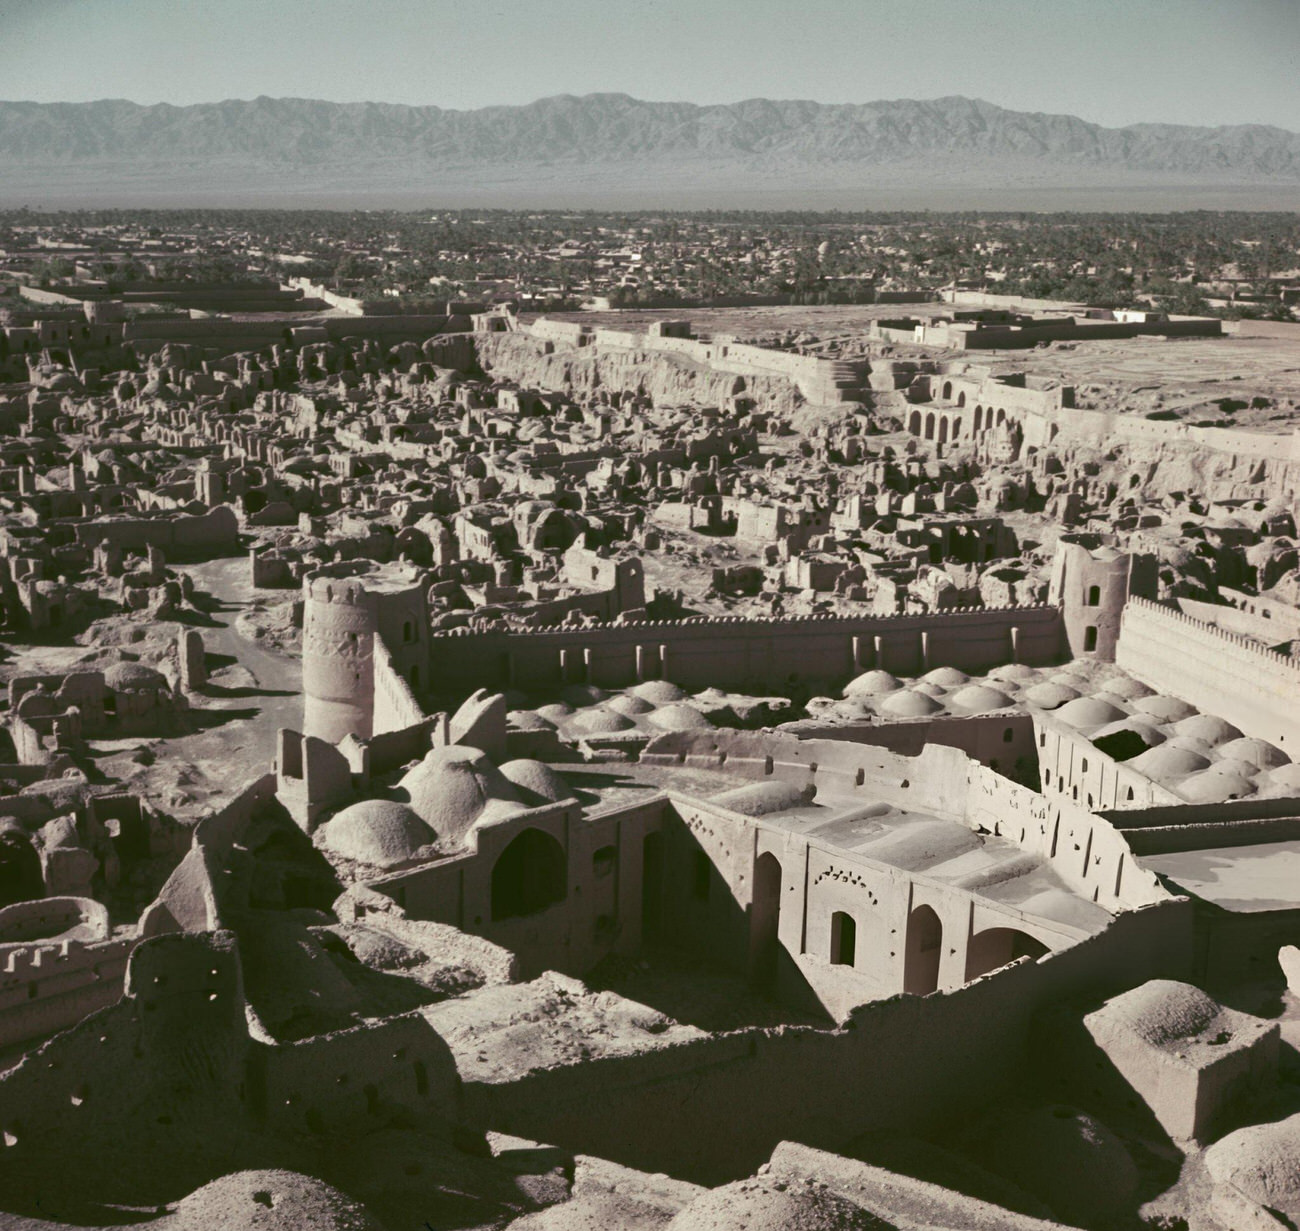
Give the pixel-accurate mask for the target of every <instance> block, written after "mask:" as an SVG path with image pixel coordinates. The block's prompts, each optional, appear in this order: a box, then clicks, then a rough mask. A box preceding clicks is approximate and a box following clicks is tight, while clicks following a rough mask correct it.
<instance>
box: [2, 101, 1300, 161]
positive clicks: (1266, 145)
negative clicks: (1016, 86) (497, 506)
mask: <svg viewBox="0 0 1300 1231" xmlns="http://www.w3.org/2000/svg"><path fill="white" fill-rule="evenodd" d="M958 153H959V154H965V155H970V154H983V155H987V156H991V157H997V156H1005V155H1012V156H1015V157H1018V158H1023V157H1026V156H1028V157H1032V158H1043V159H1049V160H1052V161H1059V162H1066V163H1092V164H1105V163H1120V164H1123V165H1125V166H1128V167H1144V168H1150V169H1153V170H1165V171H1179V172H1186V173H1199V172H1206V171H1211V172H1215V173H1220V172H1227V171H1232V172H1237V173H1240V174H1250V175H1267V176H1277V177H1286V178H1291V177H1294V178H1296V179H1298V180H1300V134H1297V133H1292V132H1287V131H1286V130H1285V129H1281V128H1271V127H1267V126H1264V125H1238V126H1232V127H1223V128H1193V127H1187V126H1181V125H1173V124H1136V125H1132V126H1130V127H1127V128H1103V127H1101V126H1100V125H1097V124H1089V123H1088V122H1086V121H1085V120H1081V119H1079V118H1078V117H1076V116H1071V115H1044V114H1036V113H1028V112H1019V111H1007V110H1005V109H1003V108H1001V107H996V106H994V105H992V104H991V103H985V102H981V101H979V100H977V99H969V98H960V97H952V98H939V99H934V100H932V101H928V102H923V101H914V100H906V99H904V100H899V101H892V102H874V103H861V104H827V103H814V102H798V101H795V102H784V101H775V100H772V99H766V98H755V99H749V100H747V101H745V102H740V103H730V104H725V105H721V104H720V105H716V106H697V105H696V104H694V103H654V102H642V101H640V100H638V99H634V98H630V97H628V96H627V95H625V94H589V95H585V96H583V97H575V96H572V95H558V96H556V97H553V98H543V99H540V100H539V101H537V102H535V103H529V104H527V105H526V106H519V107H484V108H481V109H480V110H476V111H447V110H443V109H442V108H439V107H411V106H404V105H400V104H395V103H330V102H321V101H316V100H312V99H297V98H256V99H253V100H252V101H249V102H243V101H234V100H232V101H227V102H220V103H198V104H195V105H192V106H187V107H174V106H170V105H168V104H165V103H164V104H158V105H155V106H142V105H140V104H137V103H130V102H125V101H118V100H105V101H101V102H93V103H21V102H0V159H3V160H4V161H13V162H24V163H41V162H74V161H80V160H85V159H93V160H101V159H107V160H118V159H124V160H129V161H150V162H153V161H166V160H169V159H191V158H213V157H216V158H235V159H250V160H254V161H258V162H268V163H277V164H290V165H297V164H302V165H312V164H320V163H329V162H336V161H342V160H349V159H355V158H364V159H372V158H388V157H409V158H417V159H421V160H426V161H443V160H448V161H453V162H455V163H458V164H465V163H509V162H538V161H552V160H553V161H565V162H622V161H627V160H636V159H652V160H658V159H681V158H708V159H716V158H723V159H726V160H729V161H730V160H740V161H746V160H750V159H760V160H767V159H771V158H778V159H781V160H789V161H792V162H796V163H804V162H812V163H824V162H828V161H831V162H879V161H895V160H898V159H901V158H909V157H915V156H918V155H925V154H935V155H941V154H958Z"/></svg>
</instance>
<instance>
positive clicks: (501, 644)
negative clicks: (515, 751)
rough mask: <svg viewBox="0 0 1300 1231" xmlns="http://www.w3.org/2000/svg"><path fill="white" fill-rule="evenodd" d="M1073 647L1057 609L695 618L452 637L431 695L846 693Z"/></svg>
mask: <svg viewBox="0 0 1300 1231" xmlns="http://www.w3.org/2000/svg"><path fill="white" fill-rule="evenodd" d="M1064 650H1065V642H1064V638H1063V634H1062V623H1061V613H1060V610H1059V609H1058V608H1056V607H1047V606H1043V607H1006V608H992V609H979V610H974V611H962V612H953V613H947V614H939V613H927V614H923V615H903V616H880V617H840V616H829V615H828V616H825V617H817V616H812V617H808V618H806V619H792V620H785V619H770V620H764V619H757V620H756V619H745V618H741V617H738V616H737V617H725V616H724V617H713V618H705V617H690V618H687V619H685V620H674V621H662V622H658V621H647V622H644V623H631V622H629V623H626V624H619V625H611V626H606V627H600V628H586V629H578V630H566V629H554V630H551V629H547V630H532V631H528V632H508V631H488V632H477V631H471V630H467V629H449V630H447V631H445V632H438V633H435V634H433V635H432V636H431V638H430V640H429V680H430V687H431V689H432V690H433V691H435V692H436V693H439V694H443V693H446V694H460V695H465V694H468V693H469V692H472V691H473V690H474V689H475V688H478V687H486V688H489V689H495V690H504V689H506V688H520V689H523V690H525V691H527V690H529V689H535V690H539V691H540V690H544V689H546V688H550V687H554V686H556V685H562V684H566V683H590V684H596V685H599V686H601V687H610V688H623V687H628V686H630V685H632V684H636V683H638V682H640V681H643V680H650V679H667V680H671V681H672V682H673V683H674V684H677V685H679V686H680V687H682V688H686V689H695V690H698V689H702V688H707V687H716V688H735V689H745V688H747V687H757V688H758V689H759V690H760V691H762V690H765V689H770V688H773V687H778V686H791V687H794V686H800V685H809V686H812V685H814V684H817V683H825V684H827V685H828V686H830V685H833V684H838V685H840V686H842V685H843V684H844V683H845V682H846V681H847V680H849V679H851V678H852V677H853V676H855V675H858V674H860V673H861V672H863V671H866V670H869V669H872V668H881V669H883V670H886V671H892V672H894V673H896V674H900V675H918V674H921V673H923V672H925V671H928V670H930V669H931V668H932V667H939V666H952V667H958V668H960V669H961V670H963V671H970V672H982V671H986V670H987V669H989V668H990V667H994V666H997V665H999V664H1001V663H1006V662H1012V661H1017V662H1024V663H1028V664H1031V665H1041V664H1048V663H1053V662H1056V661H1058V660H1059V658H1060V657H1061V655H1062V654H1063V652H1064Z"/></svg>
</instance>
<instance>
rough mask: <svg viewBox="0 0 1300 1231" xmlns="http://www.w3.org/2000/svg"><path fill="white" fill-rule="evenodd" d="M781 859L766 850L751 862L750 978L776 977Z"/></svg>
mask: <svg viewBox="0 0 1300 1231" xmlns="http://www.w3.org/2000/svg"><path fill="white" fill-rule="evenodd" d="M782 879H783V877H782V873H781V861H780V860H779V859H777V857H776V856H775V855H773V854H772V853H771V852H770V851H769V852H766V853H764V854H762V855H760V856H759V857H758V860H757V862H756V863H755V864H754V901H753V904H752V905H751V907H750V913H749V937H750V961H751V969H752V971H753V977H754V982H755V983H757V984H759V985H761V986H768V985H770V984H771V983H773V982H774V981H775V979H776V960H777V954H778V953H779V951H780V947H781V940H780V932H781V881H782Z"/></svg>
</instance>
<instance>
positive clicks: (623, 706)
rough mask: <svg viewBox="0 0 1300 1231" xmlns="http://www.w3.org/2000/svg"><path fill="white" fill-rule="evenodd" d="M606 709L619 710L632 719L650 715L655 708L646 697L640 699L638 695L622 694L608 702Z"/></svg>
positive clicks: (631, 693)
mask: <svg viewBox="0 0 1300 1231" xmlns="http://www.w3.org/2000/svg"><path fill="white" fill-rule="evenodd" d="M605 708H606V709H611V710H617V711H618V713H620V714H626V715H628V717H632V716H633V715H635V714H648V713H649V712H650V711H651V710H652V709H654V706H653V705H652V704H651V703H650V702H649V701H647V700H646V699H645V698H644V697H638V696H637V695H636V693H633V692H625V693H620V694H619V695H618V696H617V697H613V698H611V699H610V700H609V702H607V704H606V706H605Z"/></svg>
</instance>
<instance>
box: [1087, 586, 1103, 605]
mask: <svg viewBox="0 0 1300 1231" xmlns="http://www.w3.org/2000/svg"><path fill="white" fill-rule="evenodd" d="M1086 605H1087V606H1089V607H1100V606H1101V587H1100V586H1089V587H1088V601H1087V604H1086Z"/></svg>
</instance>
